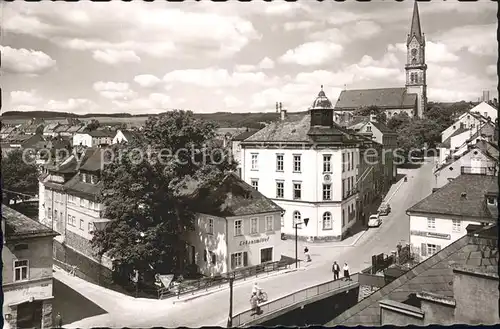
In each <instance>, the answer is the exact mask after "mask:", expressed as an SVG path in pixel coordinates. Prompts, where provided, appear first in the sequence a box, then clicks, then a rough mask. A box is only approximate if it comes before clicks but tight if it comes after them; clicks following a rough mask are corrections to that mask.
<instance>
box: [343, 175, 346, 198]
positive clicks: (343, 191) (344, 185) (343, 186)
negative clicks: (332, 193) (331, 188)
mask: <svg viewBox="0 0 500 329" xmlns="http://www.w3.org/2000/svg"><path fill="white" fill-rule="evenodd" d="M345 192H346V191H345V178H344V179H342V198H345V195H346V193H345Z"/></svg>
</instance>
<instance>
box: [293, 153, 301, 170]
mask: <svg viewBox="0 0 500 329" xmlns="http://www.w3.org/2000/svg"><path fill="white" fill-rule="evenodd" d="M300 169H301V167H300V155H294V156H293V172H300Z"/></svg>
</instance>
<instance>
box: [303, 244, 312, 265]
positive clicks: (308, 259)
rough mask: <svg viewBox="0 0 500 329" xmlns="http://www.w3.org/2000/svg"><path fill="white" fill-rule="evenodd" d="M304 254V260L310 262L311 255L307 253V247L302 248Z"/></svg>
mask: <svg viewBox="0 0 500 329" xmlns="http://www.w3.org/2000/svg"><path fill="white" fill-rule="evenodd" d="M304 255H305V256H306V261H308V262H310V261H311V256H310V255H309V248H307V247H305V248H304Z"/></svg>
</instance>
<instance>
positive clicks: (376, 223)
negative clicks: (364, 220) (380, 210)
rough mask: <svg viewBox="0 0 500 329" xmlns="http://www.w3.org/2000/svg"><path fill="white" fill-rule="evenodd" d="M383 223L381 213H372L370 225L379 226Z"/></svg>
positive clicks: (369, 220)
mask: <svg viewBox="0 0 500 329" xmlns="http://www.w3.org/2000/svg"><path fill="white" fill-rule="evenodd" d="M381 224H382V219H381V218H380V215H379V214H374V215H370V218H368V227H379V226H380V225H381Z"/></svg>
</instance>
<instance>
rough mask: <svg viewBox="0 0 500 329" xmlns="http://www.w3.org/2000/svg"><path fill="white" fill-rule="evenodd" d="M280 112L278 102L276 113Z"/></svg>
mask: <svg viewBox="0 0 500 329" xmlns="http://www.w3.org/2000/svg"><path fill="white" fill-rule="evenodd" d="M278 112H279V107H278V102H276V113H278Z"/></svg>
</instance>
